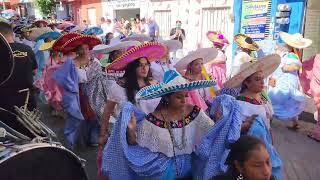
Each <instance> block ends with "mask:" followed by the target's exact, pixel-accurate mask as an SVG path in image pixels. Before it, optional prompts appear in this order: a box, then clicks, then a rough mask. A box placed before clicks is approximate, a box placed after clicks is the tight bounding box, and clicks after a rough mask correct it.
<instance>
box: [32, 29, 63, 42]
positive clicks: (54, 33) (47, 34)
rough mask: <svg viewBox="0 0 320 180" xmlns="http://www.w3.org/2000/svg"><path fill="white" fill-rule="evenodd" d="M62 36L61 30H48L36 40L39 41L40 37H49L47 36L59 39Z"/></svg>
mask: <svg viewBox="0 0 320 180" xmlns="http://www.w3.org/2000/svg"><path fill="white" fill-rule="evenodd" d="M60 36H61V33H59V32H55V31H52V32H46V33H43V34H41V35H40V36H39V37H38V38H37V39H36V41H39V40H40V39H47V38H52V39H58V38H59V37H60Z"/></svg>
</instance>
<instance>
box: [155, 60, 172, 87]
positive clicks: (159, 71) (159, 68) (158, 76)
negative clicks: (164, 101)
mask: <svg viewBox="0 0 320 180" xmlns="http://www.w3.org/2000/svg"><path fill="white" fill-rule="evenodd" d="M173 69H175V68H174V67H173V65H172V64H159V63H157V62H151V66H150V70H151V72H152V77H153V79H155V80H157V81H158V82H162V80H163V75H164V73H165V72H166V71H168V70H173Z"/></svg>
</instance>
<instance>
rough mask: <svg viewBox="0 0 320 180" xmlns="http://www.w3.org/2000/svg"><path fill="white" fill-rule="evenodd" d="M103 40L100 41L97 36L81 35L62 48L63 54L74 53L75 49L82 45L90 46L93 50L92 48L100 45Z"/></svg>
mask: <svg viewBox="0 0 320 180" xmlns="http://www.w3.org/2000/svg"><path fill="white" fill-rule="evenodd" d="M101 43H102V42H101V40H100V39H98V38H97V37H95V36H90V35H80V36H78V37H74V38H72V39H70V40H69V41H67V42H66V43H65V44H64V45H62V46H61V52H63V53H67V52H70V51H73V50H74V49H75V48H77V47H78V46H80V45H83V44H86V45H88V46H89V49H90V50H92V48H93V47H94V46H96V45H98V44H101Z"/></svg>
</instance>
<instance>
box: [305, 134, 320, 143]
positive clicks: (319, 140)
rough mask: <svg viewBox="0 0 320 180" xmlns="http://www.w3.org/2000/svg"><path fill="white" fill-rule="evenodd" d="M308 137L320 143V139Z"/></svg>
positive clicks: (309, 135)
mask: <svg viewBox="0 0 320 180" xmlns="http://www.w3.org/2000/svg"><path fill="white" fill-rule="evenodd" d="M308 137H309V138H310V139H312V140H314V141H317V142H320V139H317V138H315V137H314V136H313V135H312V134H308Z"/></svg>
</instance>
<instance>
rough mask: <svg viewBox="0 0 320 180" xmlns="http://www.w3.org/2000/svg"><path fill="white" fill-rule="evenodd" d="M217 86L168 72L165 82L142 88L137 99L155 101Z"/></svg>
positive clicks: (172, 71)
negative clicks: (181, 92)
mask: <svg viewBox="0 0 320 180" xmlns="http://www.w3.org/2000/svg"><path fill="white" fill-rule="evenodd" d="M215 84H216V83H215V82H214V81H213V80H199V81H192V82H190V81H188V80H186V79H185V78H183V77H182V76H181V75H180V74H179V73H178V72H177V71H175V70H168V71H166V72H165V73H164V77H163V82H161V83H160V84H155V85H151V86H147V87H145V88H142V89H141V90H140V91H138V93H137V95H136V98H137V99H138V100H142V99H154V98H158V97H162V96H164V95H166V94H170V93H174V92H177V91H190V90H193V89H200V88H206V87H212V86H214V85H215Z"/></svg>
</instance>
